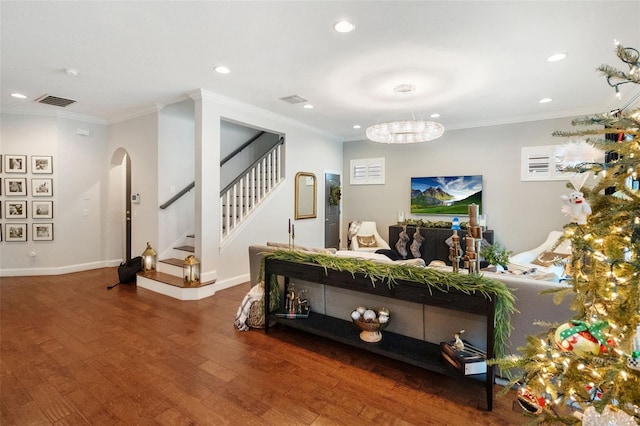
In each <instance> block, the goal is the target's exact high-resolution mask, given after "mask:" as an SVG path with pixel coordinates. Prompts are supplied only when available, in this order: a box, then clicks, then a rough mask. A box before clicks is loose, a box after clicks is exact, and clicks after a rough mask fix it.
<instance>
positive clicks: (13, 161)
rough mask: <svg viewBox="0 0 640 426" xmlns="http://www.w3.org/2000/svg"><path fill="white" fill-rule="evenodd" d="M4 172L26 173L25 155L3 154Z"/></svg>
mask: <svg viewBox="0 0 640 426" xmlns="http://www.w3.org/2000/svg"><path fill="white" fill-rule="evenodd" d="M4 172H5V173H27V156H26V155H5V156H4Z"/></svg>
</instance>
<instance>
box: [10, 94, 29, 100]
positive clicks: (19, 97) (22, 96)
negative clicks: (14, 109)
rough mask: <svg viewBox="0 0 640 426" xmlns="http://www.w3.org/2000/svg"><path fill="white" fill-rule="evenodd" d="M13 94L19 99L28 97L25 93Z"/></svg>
mask: <svg viewBox="0 0 640 426" xmlns="http://www.w3.org/2000/svg"><path fill="white" fill-rule="evenodd" d="M11 96H13V97H14V98H17V99H27V97H26V96H25V95H23V94H22V93H12V94H11Z"/></svg>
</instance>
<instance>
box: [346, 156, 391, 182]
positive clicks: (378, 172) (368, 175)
mask: <svg viewBox="0 0 640 426" xmlns="http://www.w3.org/2000/svg"><path fill="white" fill-rule="evenodd" d="M350 170H351V180H350V182H351V185H384V179H385V177H384V158H366V159H361V160H351V162H350Z"/></svg>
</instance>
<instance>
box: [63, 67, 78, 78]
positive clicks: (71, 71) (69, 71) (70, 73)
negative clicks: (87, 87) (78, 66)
mask: <svg viewBox="0 0 640 426" xmlns="http://www.w3.org/2000/svg"><path fill="white" fill-rule="evenodd" d="M64 71H65V72H66V73H67V75H68V76H71V77H77V76H78V70H74V69H73V68H67V69H66V70H64Z"/></svg>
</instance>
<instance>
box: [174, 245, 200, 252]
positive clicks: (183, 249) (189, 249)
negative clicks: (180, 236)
mask: <svg viewBox="0 0 640 426" xmlns="http://www.w3.org/2000/svg"><path fill="white" fill-rule="evenodd" d="M174 248H175V249H176V250H182V251H188V252H191V253H195V252H196V248H195V247H194V246H180V247H174Z"/></svg>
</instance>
